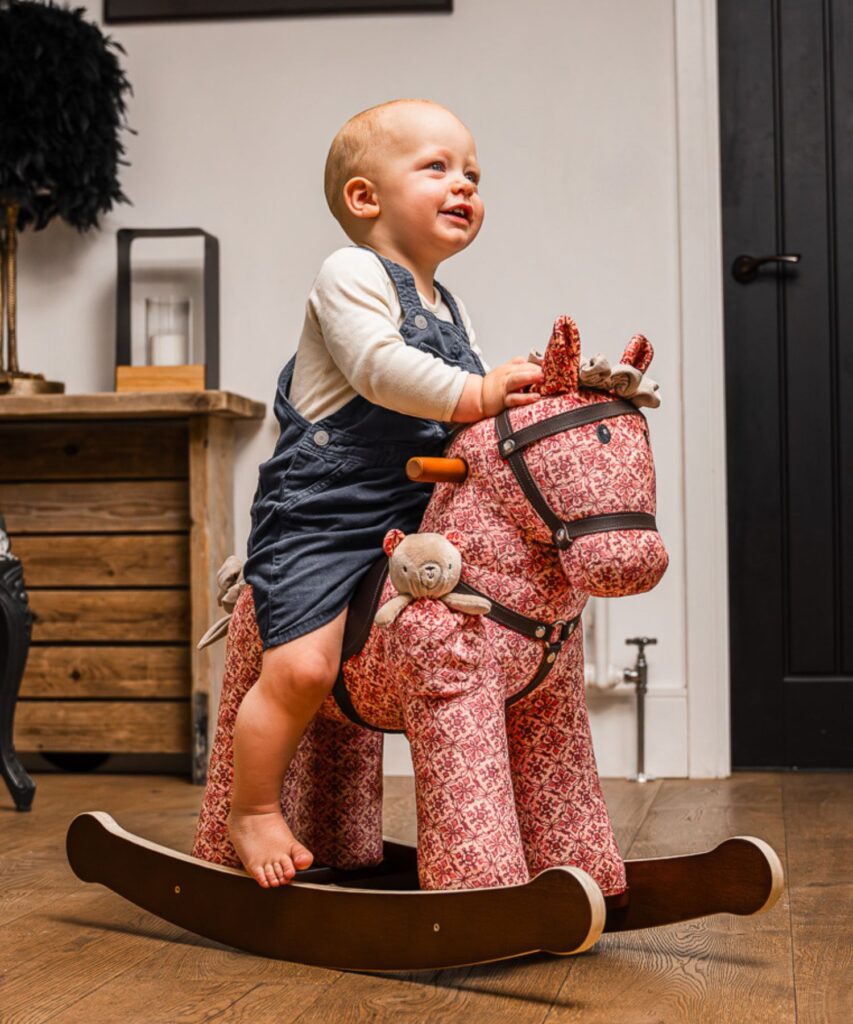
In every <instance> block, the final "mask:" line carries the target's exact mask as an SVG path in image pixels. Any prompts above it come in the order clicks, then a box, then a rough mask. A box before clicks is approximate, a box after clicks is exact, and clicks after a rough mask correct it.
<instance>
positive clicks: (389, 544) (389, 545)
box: [382, 530, 406, 558]
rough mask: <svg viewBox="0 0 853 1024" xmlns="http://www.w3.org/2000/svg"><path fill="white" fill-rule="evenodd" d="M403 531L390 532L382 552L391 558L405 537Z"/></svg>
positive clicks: (384, 541)
mask: <svg viewBox="0 0 853 1024" xmlns="http://www.w3.org/2000/svg"><path fill="white" fill-rule="evenodd" d="M405 536H406V535H405V533H403V531H402V530H389V531H388V532H387V533H386V534H385V540H383V541H382V550H383V551H384V552H385V554H386V555H387V556H388V557H389V558H390V557H391V555H393V554H394V552H395V551H396V550H397V548H398V547H399V544H400V541H401V540H403V538H404V537H405Z"/></svg>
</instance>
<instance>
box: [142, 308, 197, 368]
mask: <svg viewBox="0 0 853 1024" xmlns="http://www.w3.org/2000/svg"><path fill="white" fill-rule="evenodd" d="M145 337H146V340H147V346H146V357H147V362H148V365H149V366H185V365H186V364H187V363H188V362H189V340H190V300H189V299H184V298H152V299H146V300H145Z"/></svg>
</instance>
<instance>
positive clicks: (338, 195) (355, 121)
mask: <svg viewBox="0 0 853 1024" xmlns="http://www.w3.org/2000/svg"><path fill="white" fill-rule="evenodd" d="M403 103H424V104H428V105H430V106H433V107H441V104H440V103H435V102H434V101H433V100H418V99H400V100H389V101H388V102H387V103H378V104H377V105H376V106H375V107H368V108H367V110H362V111H360V113H358V114H355V115H354V116H353V117H351V118H350V119H349V120H348V121H347V122H346V123H345V124H344V125H343V127H342V128H341V129H340V131H339V132H338V134H337V135H336V136H335V137H334V139H333V140H332V145H331V146H330V147H329V154H328V156H327V157H326V170H325V174H324V182H323V187H324V189H325V192H326V202H327V203H328V204H329V209H330V210H331V211H332V215H333V216H334V217H335V219H336V220H337V221H338V222H339V223H340V224H341V226H342V227H343V228H344V230H346V227H347V225H346V224H345V223H344V215H345V213H346V206H345V205H344V201H343V191H344V185H346V183H347V182H348V181H349V180H350V178H353V177H355V176H356V175H358V174H364V175H365V177H368V176H369V172H370V170H371V167H372V166H373V161H374V160H375V159H376V152H377V149H378V148H379V146H380V145H381V143H382V140H383V137H384V135H385V134H386V131H387V129H386V128H385V127H384V125H383V120H384V115H385V113H386V112H387V111H388V109H389V108H391V107H396V106H399V105H400V104H403ZM441 109H442V110H444V109H446V108H444V107H441Z"/></svg>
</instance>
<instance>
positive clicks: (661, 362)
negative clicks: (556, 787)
mask: <svg viewBox="0 0 853 1024" xmlns="http://www.w3.org/2000/svg"><path fill="white" fill-rule="evenodd" d="M85 6H87V7H88V9H89V15H90V17H91V18H92V19H93V20H96V19H99V18H100V13H101V4H100V3H99V2H90V3H88V4H86V5H85ZM107 31H108V32H109V33H110V34H112V35H113V36H114V37H115V38H116V39H117V40H119V41H120V42H121V43H122V44H123V45H124V47H125V48H126V50H127V58H126V61H125V64H126V68H127V71H128V74H129V77H130V79H131V81H132V83H133V87H134V96H133V98H132V99H131V100H130V108H129V119H130V124H131V125H132V127H133V128H134V129H136V131H137V132H138V134H137V135H133V136H128V137H127V148H128V159H129V160H130V162H131V166H130V167H128V168H126V169H124V172H123V175H122V181H123V185H124V188H125V191H126V192H127V194H128V195H129V196H130V197H131V199H132V200H133V204H134V205H133V207H121V208H119V209H117V210H116V211H114V212H113V214H112V215H110V216H109V217H107V218H105V219H104V221H103V225H102V230H101V232H100V233H99V232H90V233H89V234H87V235H85V236H79V235H77V233H76V232H74V231H72V230H70V229H67V228H65V227H64V226H62V225H58V224H55V225H52V226H51V227H50V228H48V229H47V230H46V231H44V232H43V233H41V234H39V235H33V234H29V235H25V236H24V237H23V238H22V240H21V245H20V284H19V310H20V313H19V318H20V336H21V353H22V362H23V365H24V368H25V369H29V370H38V371H41V372H45V373H46V374H47V375H48V376H50V377H52V378H54V379H60V380H64V381H65V382H66V384H67V389H68V391H69V392H84V391H96V390H107V389H110V388H111V387H112V379H113V345H114V341H113V336H114V285H115V231H116V229H117V228H118V227H121V226H129V227H143V226H152V227H154V226H156V227H165V226H190V225H192V226H196V225H197V226H201V227H203V228H205V229H207V230H208V231H211V232H212V233H213V234H215V235H217V236H218V237H219V239H220V244H221V250H222V368H221V382H222V386H223V387H224V388H227V389H229V390H232V391H236V392H239V393H242V394H245V395H248V396H251V397H252V398H256V399H261V400H264V401H266V402H267V403H268V404H269V405H270V406H271V400H272V397H273V393H274V388H275V381H276V376H277V374H278V372H279V370H280V368H281V366H282V365H283V363H284V361H285V360H286V359H287V358H288V357H289V355H290V354H291V353H292V352H293V350H294V345H295V341H296V339H297V337H298V334H299V329H300V326H301V322H302V317H303V309H304V303H305V298H306V296H307V293H308V291H309V288H310V285H311V282H312V279H313V276H314V274H315V273H316V270H317V268H318V267H319V265H320V263H321V261H322V260H323V258H324V257H325V256H326V255H327V254H328V253H329V252H330V251H331V250H332V249H334V248H335V247H337V246H339V245H340V244H343V243H344V242H345V238H344V236H343V235H342V233H341V231H340V229H339V228H338V226H337V224H336V223H335V221H334V220H333V219H332V217H331V216H330V214H329V213H328V211H327V209H326V207H325V202H324V198H323V190H322V170H323V163H324V160H325V155H326V150H327V148H328V144H329V142H330V140H331V138H332V136H333V134H334V133H335V131H336V130H337V128H338V127H339V125H340V124H341V123H342V122H343V121H344V120H345V119H346V118H347V117H348V116H350V115H351V114H352V113H354V112H356V111H358V110H361V109H362V108H364V107H367V106H370V105H371V104H374V103H377V102H380V101H382V100H385V99H388V98H392V97H394V96H426V97H429V98H432V99H435V100H438V101H439V102H442V103H445V104H447V105H448V106H449V107H451V108H452V109H453V110H454V111H456V112H457V113H458V114H459V115H460V116H461V117H462V119H463V120H465V121H466V123H467V124H468V125H469V126H470V127H471V129H472V131H473V133H474V135H475V138H476V139H477V142H478V148H479V156H480V160H481V163H482V166H483V175H484V176H483V185H482V193H483V196H484V199H485V203H486V220H485V225H484V227H483V230H482V232H481V234H480V237H479V238H478V239H477V241H476V242H475V243H474V245H473V246H472V247H471V249H470V250H469V251H467V252H465V253H463V254H461V255H460V256H458V257H456V258H455V259H454V260H453V261H451V262H450V263H448V264H446V265H445V266H444V267H442V268H441V270H440V274H439V276H440V279H441V280H442V281H443V282H445V283H446V284H448V285H449V286H450V287H451V288H452V289H453V290H455V291H458V292H459V293H460V294H461V295H462V296H463V297H464V299H465V302H466V305H467V307H468V309H469V311H470V312H471V315H472V318H473V320H474V322H475V325H476V327H477V332H478V337H479V338H480V340H481V343H482V345H483V347H484V348H485V349H486V351H487V354H488V356H489V358H490V360H491V361H492V362H493V363H497V362H498V361H500V360H502V359H504V358H507V357H509V356H512V355H516V354H526V353H527V351H528V350H529V349H530V348H531V347H532V346H537V347H542V345H543V344H544V343H545V341H546V340H547V338H548V335H549V333H550V326H551V323H552V321H553V319H554V318H555V317H556V316H557V315H558V314H561V313H568V314H570V315H571V316H572V317H574V318H575V320H576V321H577V322H578V324H579V327H580V330H581V337H582V339H583V343H584V350H585V351H588V352H593V351H598V350H603V351H605V352H607V353H608V354H609V355H610V357H611V358H612V359H615V357H617V356H618V355H619V354H620V353H621V351H622V347H623V345H624V343H625V342H626V341H627V340H628V338H629V337H630V336H631V334H633V333H634V332H636V331H642V332H643V333H645V334H647V335H648V337H649V338H650V339H651V341H652V343H653V344H654V346H655V350H656V355H655V362H654V364H653V370H652V375H653V376H654V377H656V378H657V379H658V380H659V381H660V383H661V389H662V392H663V395H664V404H663V407H662V408H661V409H660V410H658V411H656V412H653V413H652V414H651V415H650V416H649V422H650V425H651V430H652V435H653V442H654V448H655V455H656V462H657V467H658V484H659V490H658V505H659V524H660V529H661V532H662V534H663V536H664V539H665V541H666V543H667V546H668V549H669V552H670V558H671V561H670V569H669V571H668V573H667V575H666V577H665V578H664V580H663V581H662V583H661V584H660V585H659V586H658V588H657V589H656V590H655V591H653V592H652V593H651V594H648V595H645V596H641V597H635V598H627V599H622V600H620V601H616V602H613V604H612V607H611V658H612V661H613V662H614V663H615V664H617V665H628V664H629V663H630V661H631V660H632V657H633V649H628V648H625V647H624V645H623V641H624V638H625V637H626V636H628V635H633V634H637V633H646V634H648V635H652V636H656V637H658V646H657V647H655V648H652V649H650V651H649V662H650V666H651V668H650V673H651V677H650V678H651V687H652V691H653V693H652V696H651V698H650V702H649V713H648V717H649V741H648V746H647V749H648V751H649V756H648V768H649V770H650V771H654V772H656V773H658V774H667V775H683V774H686V773H687V767H688V730H687V704H686V690H685V686H686V683H687V681H686V678H685V665H686V663H687V655H686V649H685V616H684V609H685V607H686V601H685V561H684V550H685V537H684V528H685V520H684V502H683V488H684V474H683V468H682V467H683V457H684V452H683V447H682V445H683V424H682V408H681V361H682V355H683V353H682V343H683V342H682V337H681V331H682V324H681V306H680V301H681V296H680V287H681V286H680V280H679V271H680V262H679V261H680V258H681V257H680V249H679V230H680V229H679V200H678V196H679V181H678V124H679V118H678V111H677V104H676V87H677V81H678V77H677V74H676V53H675V38H676V35H675V33H676V10H675V8H674V5H673V0H640V2H637V0H605V2H601V3H596V4H591V3H587V2H585V0H538V2H537V0H528V2H527V3H519V2H518V0H457V2H456V12H455V13H454V14H453V15H451V16H448V15H408V16H362V17H334V18H279V19H264V20H249V21H222V22H188V23H173V24H169V23H158V24H151V25H128V26H123V27H117V26H110V27H108V29H107ZM719 426H720V428H721V427H722V424H719ZM274 438H275V428H274V422H273V421H272V419H271V417H270V418H269V419H268V420H267V422H265V423H264V425H263V427H261V428H258V427H257V426H255V427H254V428H252V429H244V430H241V435H240V442H239V451H238V462H237V466H236V483H235V519H236V526H237V549H238V552H240V553H241V554H242V552H243V550H244V545H245V539H246V535H247V531H248V525H249V518H248V510H249V504H250V501H251V498H252V494H253V491H254V486H255V476H256V470H257V465H258V463H259V462H261V461H262V460H263V459H264V458H266V457H267V455H268V453H269V451H270V449H271V446H272V444H273V441H274ZM591 706H592V714H593V729H594V733H595V738H596V748H597V752H598V757H599V764H600V767H601V770H602V772H603V773H604V774H626V773H628V772H630V770H631V769H632V766H633V759H634V747H633V705H632V702H631V701H630V699H626V698H625V697H624V696H621V697H619V696H613V697H606V698H604V697H602V698H596V699H594V700H593V701H592V702H591ZM393 763H394V764H396V763H397V762H396V761H395V762H393Z"/></svg>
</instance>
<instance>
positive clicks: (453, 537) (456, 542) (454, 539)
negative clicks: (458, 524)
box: [444, 530, 465, 548]
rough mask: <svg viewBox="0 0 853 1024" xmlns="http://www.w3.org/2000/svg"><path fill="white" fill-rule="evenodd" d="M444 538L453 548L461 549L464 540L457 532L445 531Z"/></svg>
mask: <svg viewBox="0 0 853 1024" xmlns="http://www.w3.org/2000/svg"><path fill="white" fill-rule="evenodd" d="M444 536H445V537H447V539H448V540H449V541H450V543H451V544H452V545H453V546H454V547H455V548H461V547H462V543H463V541H464V540H465V538H464V537H463V536H462V534H461V533H460V532H459V531H458V530H445V531H444Z"/></svg>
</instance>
